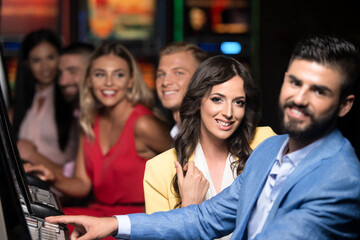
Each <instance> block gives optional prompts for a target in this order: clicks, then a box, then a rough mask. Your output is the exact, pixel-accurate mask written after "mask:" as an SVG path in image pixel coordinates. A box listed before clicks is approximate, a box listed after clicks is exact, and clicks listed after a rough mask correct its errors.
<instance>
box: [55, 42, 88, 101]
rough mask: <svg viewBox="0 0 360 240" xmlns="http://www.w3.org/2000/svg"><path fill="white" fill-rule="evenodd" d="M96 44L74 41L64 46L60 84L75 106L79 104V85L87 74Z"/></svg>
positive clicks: (61, 58) (68, 99)
mask: <svg viewBox="0 0 360 240" xmlns="http://www.w3.org/2000/svg"><path fill="white" fill-rule="evenodd" d="M93 51H94V46H92V45H91V44H88V43H74V44H72V45H69V46H68V47H66V48H64V49H63V51H62V53H61V56H60V61H59V80H58V81H59V85H60V89H61V91H62V93H63V94H64V96H65V99H66V100H67V101H68V102H70V103H72V105H73V107H74V108H77V107H78V105H79V86H80V82H81V80H82V78H83V77H84V76H85V71H86V67H87V64H88V61H89V58H90V56H91V54H92V52H93Z"/></svg>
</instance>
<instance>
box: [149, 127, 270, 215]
mask: <svg viewBox="0 0 360 240" xmlns="http://www.w3.org/2000/svg"><path fill="white" fill-rule="evenodd" d="M274 135H276V134H275V133H274V131H273V130H272V129H271V128H270V127H257V128H256V130H255V136H254V138H253V140H252V141H251V142H250V147H251V149H255V148H256V147H257V145H259V144H260V143H261V142H262V141H264V140H265V139H266V138H268V137H271V136H274ZM176 160H177V158H176V152H175V148H172V149H170V150H168V151H166V152H163V153H161V154H159V155H157V156H156V157H154V158H152V159H150V160H149V161H147V163H146V168H145V174H144V182H143V183H144V194H145V209H146V213H148V214H150V213H153V212H158V211H169V210H171V209H174V206H175V205H176V203H178V201H179V199H178V198H177V197H176V196H175V195H174V193H173V190H172V183H171V181H172V179H173V177H174V176H175V174H176V169H175V165H174V161H176ZM189 161H194V155H192V156H191V157H190V159H189Z"/></svg>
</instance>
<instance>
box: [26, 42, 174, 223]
mask: <svg viewBox="0 0 360 240" xmlns="http://www.w3.org/2000/svg"><path fill="white" fill-rule="evenodd" d="M152 104H153V95H152V92H151V91H150V90H149V88H148V87H147V85H146V84H145V82H144V80H143V78H142V76H141V73H140V70H139V68H138V66H137V64H136V62H135V59H134V57H133V56H132V55H131V53H130V52H129V51H128V50H127V49H126V48H125V47H124V46H122V45H120V44H119V43H115V42H113V43H110V42H108V43H104V44H102V45H101V46H99V47H98V48H97V50H96V51H95V53H94V55H93V56H92V58H91V59H90V62H89V66H88V69H87V72H86V76H85V78H84V79H83V82H82V85H81V89H80V124H81V127H82V129H83V132H82V133H81V134H80V137H79V149H78V154H77V159H76V168H75V174H74V177H72V178H67V177H64V176H63V175H61V174H57V173H53V172H50V171H49V170H47V169H45V168H44V167H42V166H30V167H29V166H28V167H27V168H28V169H27V171H34V170H41V172H43V175H42V178H43V179H45V180H50V181H52V183H53V186H54V187H55V188H57V189H58V190H60V191H61V192H63V193H64V194H65V195H68V196H71V197H76V198H83V197H87V196H88V195H89V194H90V193H92V194H93V198H92V199H93V200H92V201H91V202H90V203H89V204H88V205H87V207H81V208H80V207H76V208H64V212H65V214H71V215H74V214H75V215H80V214H81V215H83V214H84V215H92V216H98V217H100V216H112V215H114V214H127V213H135V212H142V211H143V210H144V193H143V185H142V180H143V176H144V169H145V163H146V161H147V159H149V158H152V157H154V156H156V155H157V154H159V153H161V152H163V151H165V150H167V149H169V148H170V146H171V144H172V139H171V137H170V135H169V129H168V128H167V126H166V124H164V123H162V122H161V121H159V120H158V119H157V118H156V117H155V116H154V115H153V114H152V112H151V111H150V110H149V109H151V107H152Z"/></svg>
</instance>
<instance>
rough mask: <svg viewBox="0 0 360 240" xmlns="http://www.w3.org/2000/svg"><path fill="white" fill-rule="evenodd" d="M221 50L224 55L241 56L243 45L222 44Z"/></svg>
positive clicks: (233, 43) (235, 43)
mask: <svg viewBox="0 0 360 240" xmlns="http://www.w3.org/2000/svg"><path fill="white" fill-rule="evenodd" d="M220 49H221V52H222V53H223V54H239V53H240V52H241V44H240V43H238V42H222V43H221V46H220Z"/></svg>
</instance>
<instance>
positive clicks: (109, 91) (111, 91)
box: [102, 90, 116, 95]
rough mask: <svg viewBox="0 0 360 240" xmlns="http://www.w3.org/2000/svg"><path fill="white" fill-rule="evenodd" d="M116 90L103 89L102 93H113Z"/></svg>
mask: <svg viewBox="0 0 360 240" xmlns="http://www.w3.org/2000/svg"><path fill="white" fill-rule="evenodd" d="M115 92H116V91H114V90H103V91H102V93H103V94H105V95H113V94H115Z"/></svg>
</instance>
